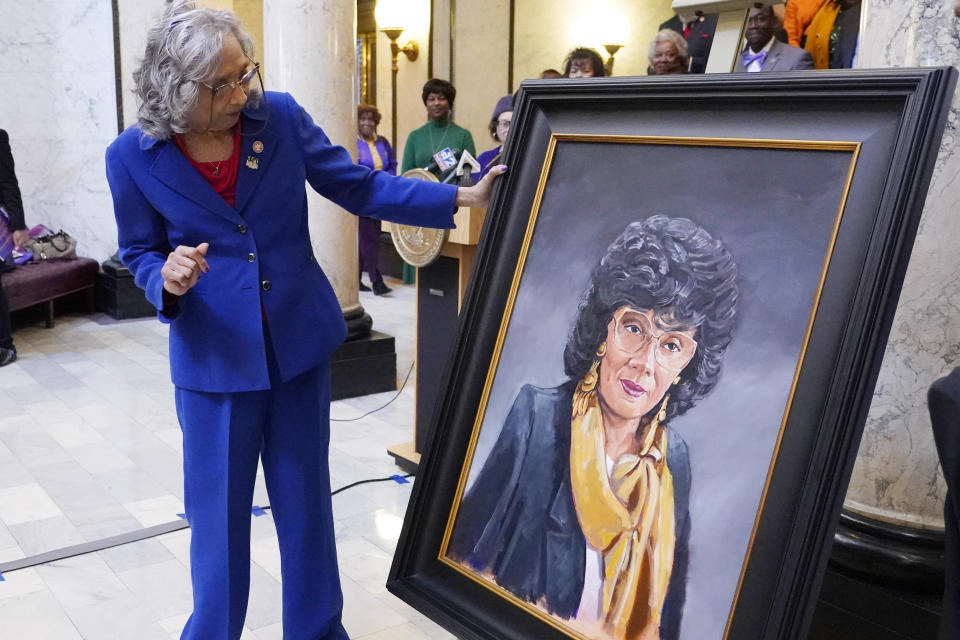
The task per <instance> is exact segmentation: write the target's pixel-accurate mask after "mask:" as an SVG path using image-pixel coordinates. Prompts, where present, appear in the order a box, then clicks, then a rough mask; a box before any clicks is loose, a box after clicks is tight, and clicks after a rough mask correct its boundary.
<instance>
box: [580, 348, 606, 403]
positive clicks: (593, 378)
mask: <svg viewBox="0 0 960 640" xmlns="http://www.w3.org/2000/svg"><path fill="white" fill-rule="evenodd" d="M606 352H607V343H606V342H601V343H600V346H599V347H598V348H597V353H596V356H597V357H596V358H594V360H593V364H592V365H590V370H589V371H587V374H586V375H585V376H583V380H581V381H580V385H579V386H578V387H577V391H579V392H580V393H590V392H591V391H593V390H594V389H596V388H597V380H598V379H599V376H598V375H597V369H599V368H600V360H602V359H603V356H604V354H605V353H606Z"/></svg>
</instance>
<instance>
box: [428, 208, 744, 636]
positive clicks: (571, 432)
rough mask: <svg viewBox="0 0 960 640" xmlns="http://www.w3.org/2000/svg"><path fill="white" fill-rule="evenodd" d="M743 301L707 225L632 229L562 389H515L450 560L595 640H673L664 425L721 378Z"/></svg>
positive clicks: (670, 495)
mask: <svg viewBox="0 0 960 640" xmlns="http://www.w3.org/2000/svg"><path fill="white" fill-rule="evenodd" d="M737 298H738V288H737V267H736V264H735V263H734V261H733V258H732V257H731V256H730V254H729V252H728V251H727V249H726V248H725V247H724V245H723V243H722V242H721V241H720V240H719V239H717V238H713V237H712V236H711V235H710V234H709V233H708V232H707V231H706V230H704V229H703V228H701V227H699V226H698V225H696V224H695V223H693V222H691V221H690V220H687V219H684V218H670V217H667V216H665V215H655V216H652V217H650V218H647V219H646V220H644V221H642V222H633V223H630V224H629V225H627V227H626V229H625V230H624V231H623V233H622V234H621V235H620V237H618V238H617V239H616V240H615V241H614V242H613V244H611V245H610V246H609V248H608V249H607V251H606V253H605V254H604V255H603V256H602V257H601V259H600V263H599V264H598V265H597V267H596V268H595V270H594V272H593V275H592V277H591V281H590V284H589V287H588V288H587V291H586V293H585V294H584V296H583V298H582V300H581V303H580V308H579V312H578V314H577V319H576V322H575V324H574V326H573V328H572V330H571V332H570V335H569V338H568V340H567V344H566V348H565V350H564V355H563V360H564V370H565V373H566V375H567V376H568V380H567V382H565V383H564V384H562V385H560V386H559V387H555V388H549V389H545V388H538V387H534V386H531V385H525V386H524V387H523V388H522V389H521V390H520V392H519V393H518V394H517V397H516V399H515V401H514V403H513V406H512V408H511V410H510V412H509V414H508V415H507V418H506V420H505V422H504V425H503V429H502V431H501V432H500V435H499V437H498V440H497V442H496V444H495V445H494V447H493V449H492V451H491V452H490V454H489V456H488V457H487V458H486V460H485V461H484V463H483V467H482V469H481V471H480V473H479V474H478V476H477V478H476V481H475V483H474V484H473V485H472V487H470V489H469V491H468V492H467V493H466V495H465V496H464V498H463V501H462V503H461V504H460V508H459V511H458V515H457V519H456V523H455V525H454V528H453V532H452V537H451V540H450V544H449V547H448V551H447V553H448V555H449V556H450V557H451V558H452V559H454V560H457V561H459V562H462V563H463V564H464V565H466V566H467V567H469V568H471V569H472V570H473V571H475V572H477V573H478V574H479V575H481V576H483V577H485V578H487V579H490V580H492V581H494V582H495V583H496V584H498V585H500V586H501V587H503V588H504V589H506V590H507V591H509V592H511V593H512V594H514V595H515V596H517V597H519V598H520V599H522V600H524V601H526V602H528V603H531V604H533V605H535V606H537V607H539V608H540V609H542V610H544V611H546V612H547V613H549V614H551V615H552V616H554V617H555V618H557V619H560V620H562V621H563V623H564V624H565V625H568V626H569V627H571V628H573V629H575V630H577V631H579V632H580V633H583V634H585V635H587V636H588V637H590V638H603V639H605V640H606V639H614V640H647V639H653V638H656V639H660V640H672V639H675V638H677V637H678V636H679V631H680V619H681V615H682V610H683V603H684V600H685V595H686V572H687V560H688V539H689V535H690V514H689V512H688V506H689V496H690V483H691V471H690V459H689V455H688V451H687V445H686V443H685V442H684V440H683V438H682V437H681V436H680V434H679V433H677V432H676V431H675V430H673V429H672V428H671V427H670V421H671V419H672V418H674V417H676V416H680V415H682V414H684V413H686V412H687V411H689V410H690V409H691V408H692V407H693V406H694V405H695V404H696V403H697V401H698V400H700V399H701V398H703V397H704V396H705V395H706V394H708V393H709V392H710V391H711V389H713V387H714V386H715V385H716V383H717V381H718V379H719V376H720V370H721V363H722V360H723V355H724V352H725V351H726V348H727V346H728V345H729V343H730V340H731V337H732V334H733V328H734V324H735V320H736V303H737ZM544 312H545V313H549V312H550V311H549V309H548V308H545V309H544ZM702 419H703V421H705V422H706V421H709V419H710V418H709V416H703V417H702ZM717 428H720V425H717Z"/></svg>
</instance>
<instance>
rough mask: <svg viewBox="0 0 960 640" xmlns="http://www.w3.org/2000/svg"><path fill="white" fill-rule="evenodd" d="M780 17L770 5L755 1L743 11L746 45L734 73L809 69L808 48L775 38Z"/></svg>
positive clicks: (810, 61)
mask: <svg viewBox="0 0 960 640" xmlns="http://www.w3.org/2000/svg"><path fill="white" fill-rule="evenodd" d="M779 28H780V21H779V20H778V19H777V16H776V14H774V12H773V7H772V6H771V5H768V4H767V5H764V4H760V3H757V5H756V6H754V7H753V8H751V9H750V12H749V14H747V30H746V32H745V34H744V35H745V37H746V40H747V46H746V48H744V50H743V51H742V52H741V54H740V57H739V59H738V60H737V66H736V68H735V69H734V71H735V72H736V73H754V72H757V71H796V70H800V69H813V58H811V57H810V52H809V51H806V50H804V49H800V48H799V47H793V46H790V45H789V44H785V43H783V42H780V41H779V40H777V39H776V37H775V34H776V32H777V31H778V30H779Z"/></svg>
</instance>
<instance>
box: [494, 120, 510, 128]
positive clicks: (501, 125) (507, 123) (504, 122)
mask: <svg viewBox="0 0 960 640" xmlns="http://www.w3.org/2000/svg"><path fill="white" fill-rule="evenodd" d="M509 128H510V121H509V120H497V129H509Z"/></svg>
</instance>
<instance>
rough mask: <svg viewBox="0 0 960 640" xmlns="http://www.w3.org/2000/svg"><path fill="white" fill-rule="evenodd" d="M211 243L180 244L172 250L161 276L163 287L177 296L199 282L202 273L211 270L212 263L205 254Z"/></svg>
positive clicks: (161, 270)
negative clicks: (190, 245) (189, 245)
mask: <svg viewBox="0 0 960 640" xmlns="http://www.w3.org/2000/svg"><path fill="white" fill-rule="evenodd" d="M209 248H210V243H208V242H201V243H200V244H199V245H197V246H196V247H188V246H186V245H180V246H179V247H177V248H176V249H174V250H173V251H171V252H170V255H168V256H167V261H166V262H165V263H164V265H163V268H162V269H160V276H161V277H162V278H163V288H164V289H165V290H166V291H168V292H170V293H172V294H173V295H175V296H182V295H183V294H185V293H186V292H187V291H189V290H190V289H191V288H192V287H193V285H195V284H197V280H199V279H200V275H201V274H204V273H206V272H208V271H210V265H208V264H207V260H206V258H205V257H204V256H206V255H207V249H209Z"/></svg>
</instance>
